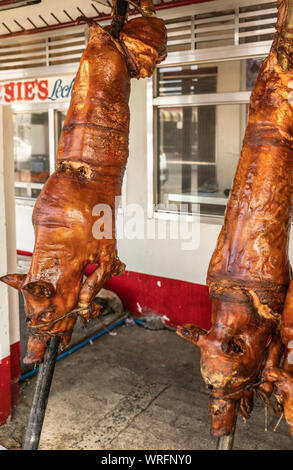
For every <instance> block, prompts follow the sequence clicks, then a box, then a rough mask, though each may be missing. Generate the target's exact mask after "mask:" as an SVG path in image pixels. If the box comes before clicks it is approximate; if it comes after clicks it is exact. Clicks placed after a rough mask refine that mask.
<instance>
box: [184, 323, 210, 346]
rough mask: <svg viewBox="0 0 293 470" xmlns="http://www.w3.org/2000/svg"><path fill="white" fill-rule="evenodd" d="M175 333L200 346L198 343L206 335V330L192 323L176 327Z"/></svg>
mask: <svg viewBox="0 0 293 470" xmlns="http://www.w3.org/2000/svg"><path fill="white" fill-rule="evenodd" d="M176 333H177V335H179V336H180V337H181V338H183V339H186V340H187V341H189V342H190V343H193V344H197V345H198V346H200V343H201V342H202V340H203V339H204V338H205V336H206V335H207V331H206V330H203V329H202V328H199V326H195V325H192V324H190V323H189V324H187V325H183V326H182V327H181V328H178V330H177V331H176Z"/></svg>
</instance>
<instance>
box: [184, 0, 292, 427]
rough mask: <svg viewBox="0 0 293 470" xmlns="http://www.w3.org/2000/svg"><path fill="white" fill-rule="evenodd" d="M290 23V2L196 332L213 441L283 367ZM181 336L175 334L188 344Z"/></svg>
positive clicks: (264, 77)
mask: <svg viewBox="0 0 293 470" xmlns="http://www.w3.org/2000/svg"><path fill="white" fill-rule="evenodd" d="M291 19H292V0H285V1H282V2H281V1H280V2H279V18H278V23H277V33H276V35H275V38H274V42H273V46H272V49H271V52H270V54H269V56H268V57H267V58H266V59H265V60H264V62H263V63H262V65H261V68H260V71H259V74H258V77H257V80H256V84H255V87H254V90H253V92H252V96H251V101H250V108H249V118H248V124H247V129H246V134H245V138H244V142H243V148H242V152H241V156H240V160H239V164H238V168H237V171H236V175H235V178H234V183H233V188H232V191H231V195H230V199H229V202H228V205H227V210H226V213H225V220H224V225H223V228H222V230H221V233H220V236H219V238H218V242H217V247H216V249H215V251H214V253H213V256H212V259H211V262H210V266H209V269H208V275H207V284H208V286H209V289H210V296H211V302H212V328H211V330H210V331H209V332H202V331H198V330H197V333H196V334H195V330H194V329H193V335H195V336H196V341H194V342H195V343H196V344H198V345H199V347H200V349H201V372H202V376H203V379H204V381H205V382H206V384H207V386H208V388H209V389H210V393H211V407H210V408H211V412H212V433H213V434H214V435H216V436H223V435H226V434H229V433H230V432H231V430H232V425H233V416H234V413H235V407H233V406H232V404H231V400H232V401H234V402H236V401H238V400H241V401H242V403H241V406H240V412H242V414H244V415H245V413H243V410H244V409H247V406H243V400H246V401H247V396H245V394H246V395H247V393H248V389H249V388H250V387H251V386H253V385H254V384H256V382H258V381H259V380H260V374H261V372H262V370H263V369H264V371H265V374H264V376H265V377H266V376H267V374H266V372H267V370H268V369H269V368H270V367H272V366H274V367H277V366H278V365H279V362H280V358H281V356H282V351H283V346H282V344H281V341H280V338H278V337H277V336H275V335H276V331H277V327H278V326H279V324H280V320H281V314H282V310H283V305H284V301H285V297H286V292H287V289H288V284H289V282H290V279H291V267H290V263H289V259H288V243H289V233H290V224H291V217H292V184H293V179H292V170H293V168H292V165H293V147H292V138H293V137H292V136H293V108H292V104H291V103H290V99H289V98H290V93H291V90H292V85H293V68H292V64H291V60H289V59H290V57H293V54H292V52H293V47H292V39H291V37H290V34H289V33H288V31H289V30H290V28H289V26H290V24H291V23H290V22H291ZM292 37H293V36H292ZM289 52H290V55H288V54H289ZM189 328H190V327H189ZM182 331H184V329H180V330H179V332H178V333H179V334H180V335H181V336H184V335H182ZM186 335H187V333H186V329H185V336H186ZM272 337H275V338H274V339H273V341H272V342H271V346H270V349H268V344H269V342H270V338H272ZM266 361H267V365H266ZM263 380H264V378H263ZM261 391H262V392H263V393H266V394H267V395H268V396H269V395H270V394H271V393H272V385H271V384H269V383H264V381H262V384H261ZM219 399H221V400H227V401H228V403H227V405H226V406H224V405H222V406H221V407H217V406H214V403H215V402H216V403H218V400H219ZM249 401H250V399H249V400H248V402H249ZM228 404H229V406H228ZM250 407H251V406H248V408H250ZM215 410H216V411H217V415H216V416H215V412H214V411H215ZM227 414H228V415H229V416H228V417H227ZM248 414H249V413H248Z"/></svg>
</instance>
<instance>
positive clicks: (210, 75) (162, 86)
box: [157, 57, 264, 96]
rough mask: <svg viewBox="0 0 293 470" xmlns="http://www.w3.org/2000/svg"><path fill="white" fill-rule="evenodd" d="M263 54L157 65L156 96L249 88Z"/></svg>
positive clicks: (244, 89)
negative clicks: (247, 57) (210, 61)
mask: <svg viewBox="0 0 293 470" xmlns="http://www.w3.org/2000/svg"><path fill="white" fill-rule="evenodd" d="M263 59H264V58H263V57H260V58H253V59H245V60H230V61H222V62H214V63H206V64H197V65H196V64H194V65H179V66H176V67H159V68H158V73H157V84H158V85H157V96H180V95H201V94H205V93H229V92H234V91H248V90H252V88H253V86H254V83H255V79H256V76H257V73H258V70H259V67H260V65H261V63H262V61H263Z"/></svg>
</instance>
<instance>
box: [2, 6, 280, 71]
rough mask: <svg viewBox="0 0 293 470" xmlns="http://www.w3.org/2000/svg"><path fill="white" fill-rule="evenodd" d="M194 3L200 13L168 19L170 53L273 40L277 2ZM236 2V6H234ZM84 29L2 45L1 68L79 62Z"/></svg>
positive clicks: (11, 41)
mask: <svg viewBox="0 0 293 470" xmlns="http://www.w3.org/2000/svg"><path fill="white" fill-rule="evenodd" d="M227 3H228V4H229V5H228V6H229V8H228V6H227V8H226V9H223V10H219V8H216V7H215V5H217V3H216V2H207V3H205V4H198V5H199V6H201V7H200V8H199V6H198V5H194V11H195V12H196V11H198V14H195V15H193V16H188V17H182V18H177V19H173V20H167V22H166V24H167V30H168V50H169V53H172V52H178V51H193V50H197V49H208V48H215V47H223V46H228V45H236V46H237V45H239V44H244V43H260V42H266V41H270V40H271V39H272V35H273V32H274V25H275V22H276V14H277V9H276V2H269V3H267V2H266V3H264V2H263V1H262V0H260V1H259V3H258V4H257V5H253V6H250V5H249V6H241V5H243V4H244V5H245V4H246V5H247V3H248V2H246V1H239V2H238V6H235V3H236V4H237V2H233V3H234V5H233V3H232V2H227ZM231 5H233V7H232V6H231ZM85 43H86V38H85V30H84V28H82V27H75V28H70V29H64V30H59V31H54V32H51V33H48V34H47V35H45V34H44V33H43V34H42V35H38V36H30V37H26V36H23V37H21V38H20V37H19V38H18V39H10V40H7V41H5V42H4V41H3V42H2V43H1V45H0V71H5V70H7V71H9V70H17V69H25V68H34V67H42V66H54V65H60V64H70V63H78V62H79V59H80V56H81V54H82V52H83V50H84V48H85Z"/></svg>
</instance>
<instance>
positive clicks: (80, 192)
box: [2, 1, 166, 363]
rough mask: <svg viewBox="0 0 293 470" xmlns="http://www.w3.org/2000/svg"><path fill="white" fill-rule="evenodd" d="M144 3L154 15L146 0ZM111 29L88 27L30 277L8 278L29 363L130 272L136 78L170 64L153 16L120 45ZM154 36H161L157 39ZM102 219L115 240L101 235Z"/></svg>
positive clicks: (45, 193)
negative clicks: (123, 253)
mask: <svg viewBox="0 0 293 470" xmlns="http://www.w3.org/2000/svg"><path fill="white" fill-rule="evenodd" d="M141 3H142V6H144V7H145V10H146V11H147V5H145V4H146V2H145V1H142V2H141ZM146 14H147V13H146ZM107 29H109V31H110V28H105V29H104V28H102V27H101V26H99V25H98V24H91V26H90V34H89V41H88V46H87V48H86V50H85V52H84V53H83V56H82V58H81V62H80V67H79V70H78V73H77V76H76V80H75V84H74V88H73V92H72V99H71V103H70V107H69V110H68V113H67V116H66V119H65V123H64V127H63V130H62V134H61V139H60V143H59V148H58V154H57V165H56V171H55V172H54V173H53V175H52V176H51V177H50V178H49V179H48V181H47V182H46V184H45V186H44V188H43V190H42V192H41V194H40V196H39V197H38V199H37V201H36V204H35V208H34V212H33V225H34V229H35V247H34V252H33V257H32V263H31V267H30V270H29V272H28V274H27V275H26V276H23V275H21V276H20V275H17V274H16V275H9V276H5V277H3V278H2V281H4V282H6V283H8V284H10V285H11V286H13V287H16V288H18V289H21V291H22V293H23V296H24V301H25V313H26V317H27V322H28V325H29V327H30V330H31V336H30V338H29V344H28V351H27V356H26V362H27V363H32V362H38V361H40V360H41V359H42V357H43V353H44V348H45V344H46V342H47V340H48V339H49V338H50V336H52V335H60V336H61V338H62V344H63V346H65V345H67V344H68V343H69V341H70V338H71V334H72V330H73V327H74V324H75V322H76V318H77V315H80V316H81V317H83V318H85V319H86V320H89V319H91V318H94V317H95V316H97V315H98V314H99V307H98V306H97V305H96V304H94V303H93V299H94V297H95V296H96V295H97V293H98V292H99V290H100V289H101V288H102V286H103V285H104V284H105V282H107V281H108V280H109V279H110V278H111V276H115V275H118V274H121V273H123V272H124V268H125V265H124V264H123V263H121V262H120V261H119V259H118V257H117V250H116V240H115V212H114V209H115V197H118V196H119V195H120V194H121V185H122V180H123V174H124V170H125V166H126V162H127V157H128V135H129V106H128V101H129V94H130V79H131V77H136V78H140V77H145V76H151V74H152V73H153V70H154V68H155V65H156V63H159V62H161V60H162V59H163V58H164V57H165V55H166V29H165V25H164V22H163V21H162V20H159V19H157V18H156V17H154V16H153V12H152V11H151V12H150V13H149V14H147V16H145V17H141V18H136V19H134V20H131V21H129V22H127V23H126V24H125V25H124V27H123V29H122V31H121V35H120V40H118V39H115V38H114V37H113V36H112V35H111V34H110V32H109V31H108V30H107ZM152 31H155V37H154V38H153V40H151V41H150V37H151V36H152ZM143 52H144V54H145V55H144V57H143V59H142V54H143ZM130 57H131V58H130ZM136 59H137V61H136ZM130 62H131V63H132V62H133V63H135V67H132V68H131V67H130V65H129V64H130ZM97 205H101V206H100V208H97V207H96V206H97ZM109 208H110V209H111V211H110V212H109V211H108V209H109ZM101 210H102V211H103V212H101ZM99 215H100V216H101V217H103V219H102V220H103V224H104V227H102V228H101V231H102V230H103V228H104V232H105V236H106V237H107V238H101V236H100V237H99V231H98V232H95V227H96V225H95V224H96V223H97V221H98V218H97V217H98V216H99ZM103 224H101V225H103ZM109 227H110V233H109ZM107 228H108V231H107ZM102 236H103V233H102ZM92 263H96V264H97V265H98V267H97V269H96V271H95V272H94V273H93V274H92V275H91V276H89V277H88V278H87V280H86V281H85V282H84V283H83V284H82V281H83V273H84V270H85V268H86V266H87V265H88V264H92Z"/></svg>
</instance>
